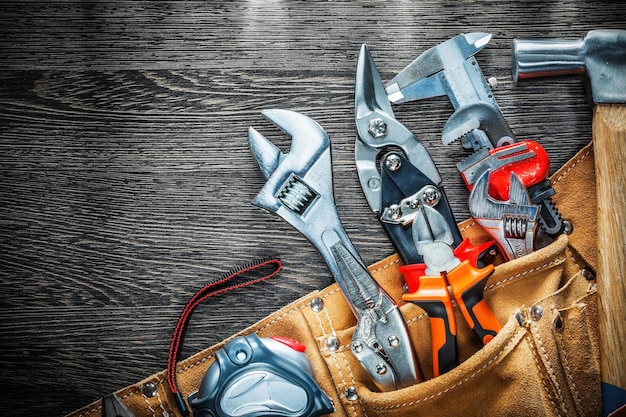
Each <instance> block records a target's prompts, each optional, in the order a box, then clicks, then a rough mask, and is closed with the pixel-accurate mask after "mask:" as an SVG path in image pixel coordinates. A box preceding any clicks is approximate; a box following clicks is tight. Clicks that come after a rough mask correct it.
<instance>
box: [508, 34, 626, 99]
mask: <svg viewBox="0 0 626 417" xmlns="http://www.w3.org/2000/svg"><path fill="white" fill-rule="evenodd" d="M512 72H513V78H514V79H515V81H516V82H517V80H518V79H525V78H532V77H546V76H553V75H565V74H586V75H587V76H588V77H589V81H590V83H591V91H592V95H593V101H594V103H626V30H617V29H602V30H592V31H590V32H588V33H587V35H586V36H585V37H584V38H583V39H580V40H573V41H572V40H522V39H516V40H514V41H513V60H512Z"/></svg>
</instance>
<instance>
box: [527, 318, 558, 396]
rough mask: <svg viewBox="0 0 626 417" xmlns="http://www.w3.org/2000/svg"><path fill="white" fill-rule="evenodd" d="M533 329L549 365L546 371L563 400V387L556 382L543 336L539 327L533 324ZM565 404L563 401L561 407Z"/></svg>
mask: <svg viewBox="0 0 626 417" xmlns="http://www.w3.org/2000/svg"><path fill="white" fill-rule="evenodd" d="M532 327H533V332H534V333H535V337H536V338H537V342H538V343H539V347H540V348H541V353H542V354H543V357H544V358H545V359H546V365H547V369H546V370H547V371H548V375H549V376H550V379H551V380H552V383H553V384H554V387H555V388H556V393H557V395H558V397H557V398H563V392H562V391H561V386H560V385H559V383H558V381H557V380H556V376H555V375H554V366H553V365H552V362H550V357H549V356H548V351H547V350H546V347H545V346H544V344H543V340H541V335H540V334H539V326H537V324H535V323H533V324H532ZM564 404H565V403H564V402H563V401H561V405H563V406H564Z"/></svg>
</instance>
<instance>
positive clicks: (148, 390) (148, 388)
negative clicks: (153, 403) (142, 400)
mask: <svg viewBox="0 0 626 417" xmlns="http://www.w3.org/2000/svg"><path fill="white" fill-rule="evenodd" d="M157 390H158V388H157V385H156V384H155V383H154V382H148V383H147V384H146V385H144V386H143V387H141V392H142V393H143V395H145V396H146V397H148V398H152V397H154V396H155V395H157Z"/></svg>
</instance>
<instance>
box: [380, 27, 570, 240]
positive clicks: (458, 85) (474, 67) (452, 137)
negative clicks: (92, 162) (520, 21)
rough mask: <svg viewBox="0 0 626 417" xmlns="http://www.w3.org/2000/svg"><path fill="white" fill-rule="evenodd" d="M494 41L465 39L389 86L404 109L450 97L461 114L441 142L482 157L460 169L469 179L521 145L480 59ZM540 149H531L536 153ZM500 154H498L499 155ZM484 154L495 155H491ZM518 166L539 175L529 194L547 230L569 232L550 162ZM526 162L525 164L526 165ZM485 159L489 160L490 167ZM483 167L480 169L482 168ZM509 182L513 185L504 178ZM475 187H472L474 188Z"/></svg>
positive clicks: (424, 58) (482, 36) (421, 60)
mask: <svg viewBox="0 0 626 417" xmlns="http://www.w3.org/2000/svg"><path fill="white" fill-rule="evenodd" d="M490 39H491V35H490V34H488V33H469V34H461V35H458V36H455V37H454V38H452V39H449V40H447V41H445V42H443V43H441V44H439V45H437V46H435V47H433V48H431V49H429V50H427V51H425V52H424V53H422V54H421V55H420V56H419V57H417V58H416V59H415V60H414V61H413V62H411V63H410V64H409V65H408V66H407V67H406V68H404V69H403V70H402V71H400V73H398V75H396V76H395V77H394V78H393V79H392V80H391V81H390V82H389V84H388V86H387V88H386V91H387V93H388V94H389V99H390V100H391V101H392V102H394V103H403V102H407V101H412V100H420V99H425V98H429V97H436V96H442V95H447V96H448V98H449V99H450V102H451V103H452V105H453V106H454V108H455V111H454V113H453V114H452V116H451V117H450V118H449V119H448V121H447V122H446V124H445V126H444V128H443V131H442V135H441V139H442V141H443V143H444V144H446V145H447V144H450V143H452V142H454V141H456V140H458V139H460V140H461V143H462V145H463V147H464V148H466V149H473V150H474V151H477V154H474V155H472V156H470V158H469V159H467V160H465V161H463V162H462V163H461V165H460V166H457V167H458V168H459V171H461V173H462V174H464V177H465V173H466V171H467V170H468V169H469V168H472V169H473V170H474V171H476V170H479V172H475V176H476V178H478V177H480V175H481V174H482V173H483V172H484V170H485V169H486V167H488V166H489V165H490V164H492V162H493V161H489V160H493V159H500V158H502V157H505V160H506V157H507V156H508V155H507V154H506V152H507V149H508V148H507V149H504V150H500V149H499V148H500V147H506V146H507V145H508V146H512V145H514V144H515V142H516V139H515V136H514V134H513V132H512V131H511V129H510V128H509V126H508V124H507V123H506V120H505V119H504V116H503V115H502V112H501V110H500V107H499V106H498V103H497V102H496V99H495V97H494V95H493V92H492V91H491V88H490V86H489V84H488V83H487V81H486V80H485V77H484V75H483V73H482V71H481V70H480V67H479V66H478V63H477V62H476V60H475V59H474V55H475V54H476V53H478V52H479V51H480V50H481V49H482V48H483V47H484V46H485V45H486V44H487V43H488V42H489V40H490ZM536 145H538V144H533V145H531V146H532V147H535V148H536ZM494 148H495V149H494ZM483 149H492V150H493V151H492V152H487V153H485V152H484V151H483ZM515 155H516V157H517V160H510V161H508V162H509V163H512V164H515V167H514V170H515V171H516V172H518V173H520V172H521V171H535V170H537V172H533V174H532V175H527V174H523V175H522V177H523V178H522V179H523V180H524V185H525V186H526V187H527V188H528V189H529V193H530V194H531V199H532V201H533V203H534V204H539V205H540V207H541V211H540V222H541V226H542V228H543V229H544V230H545V232H546V233H547V234H548V235H550V236H556V235H558V234H559V233H561V231H562V230H563V220H562V219H561V216H560V215H559V213H558V210H557V209H556V207H555V206H554V203H553V202H552V199H551V197H552V196H553V195H554V193H555V191H554V189H553V188H552V185H551V184H550V181H549V180H548V179H547V175H548V172H549V161H548V160H546V159H544V158H542V157H541V158H540V157H537V155H536V153H535V152H533V151H532V150H526V151H523V152H519V153H515ZM520 157H521V159H520ZM485 158H486V159H487V160H488V161H487V163H485ZM526 159H532V161H533V162H532V163H526V164H525V165H520V160H526ZM481 161H482V162H483V163H482V164H479V162H481ZM504 178H505V180H504V181H505V182H506V180H507V178H506V175H505V176H504ZM468 185H469V184H468Z"/></svg>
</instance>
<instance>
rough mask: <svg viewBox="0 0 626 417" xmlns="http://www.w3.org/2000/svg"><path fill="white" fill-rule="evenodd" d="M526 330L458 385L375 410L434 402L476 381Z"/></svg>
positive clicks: (512, 337) (520, 329)
mask: <svg viewBox="0 0 626 417" xmlns="http://www.w3.org/2000/svg"><path fill="white" fill-rule="evenodd" d="M525 332H526V330H525V329H524V328H523V327H521V328H519V329H518V330H517V331H516V332H515V333H514V334H513V335H511V338H510V339H509V341H508V343H507V344H506V345H505V346H504V347H503V348H502V349H500V350H499V351H498V352H496V354H495V355H494V356H493V357H492V358H491V359H489V361H487V362H486V363H485V364H483V366H481V367H480V368H478V369H477V370H475V371H474V372H473V373H472V374H470V375H468V376H467V377H465V378H463V379H462V380H460V381H459V382H457V383H456V384H454V385H452V386H449V387H446V389H444V390H443V391H439V392H437V393H435V394H431V395H429V396H428V397H424V398H420V399H419V400H414V401H409V402H404V403H402V404H392V405H388V406H385V407H374V409H375V410H381V411H382V410H392V409H394V408H403V407H408V406H412V405H416V404H419V403H421V402H423V401H428V400H432V399H433V398H437V397H440V396H442V395H444V394H447V393H448V392H450V391H452V390H454V389H456V388H458V387H460V386H461V385H463V384H464V383H466V382H469V381H470V380H472V379H474V378H475V377H476V376H477V375H478V374H480V373H481V372H482V371H484V370H485V369H486V368H487V367H488V366H489V365H491V364H492V363H493V362H495V361H496V360H497V359H498V358H499V357H500V356H501V355H502V354H503V353H504V352H505V351H507V350H508V349H509V346H510V345H511V344H512V343H513V342H514V340H516V339H517V337H518V336H519V334H520V333H525Z"/></svg>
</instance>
